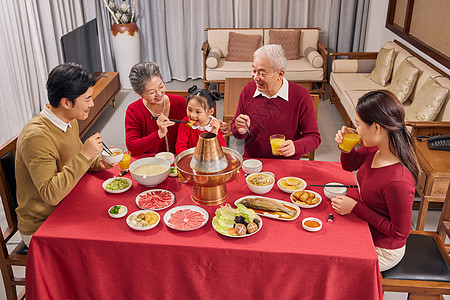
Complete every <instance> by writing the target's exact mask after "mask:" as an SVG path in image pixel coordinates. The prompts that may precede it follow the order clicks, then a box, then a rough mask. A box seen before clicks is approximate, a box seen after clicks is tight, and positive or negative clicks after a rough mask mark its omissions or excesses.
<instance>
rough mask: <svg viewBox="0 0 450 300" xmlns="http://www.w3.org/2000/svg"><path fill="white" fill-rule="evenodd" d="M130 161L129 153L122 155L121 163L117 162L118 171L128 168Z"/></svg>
mask: <svg viewBox="0 0 450 300" xmlns="http://www.w3.org/2000/svg"><path fill="white" fill-rule="evenodd" d="M130 161H131V154H130V153H124V154H123V158H122V160H121V161H119V169H120V170H127V169H128V167H129V166H130Z"/></svg>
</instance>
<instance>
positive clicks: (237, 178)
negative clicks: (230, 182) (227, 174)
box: [236, 169, 241, 182]
mask: <svg viewBox="0 0 450 300" xmlns="http://www.w3.org/2000/svg"><path fill="white" fill-rule="evenodd" d="M240 174H241V169H239V170H237V171H236V182H239V175H240Z"/></svg>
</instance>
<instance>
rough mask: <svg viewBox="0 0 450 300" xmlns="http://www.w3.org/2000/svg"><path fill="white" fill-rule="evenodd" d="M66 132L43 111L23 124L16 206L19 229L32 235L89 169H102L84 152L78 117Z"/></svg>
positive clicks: (19, 140)
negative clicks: (82, 152)
mask: <svg viewBox="0 0 450 300" xmlns="http://www.w3.org/2000/svg"><path fill="white" fill-rule="evenodd" d="M70 124H71V125H72V127H70V126H69V127H68V128H67V131H66V132H64V131H62V130H61V129H59V128H58V127H56V126H55V125H54V124H53V123H52V122H51V121H50V120H48V119H47V118H46V117H44V116H42V115H41V114H38V115H36V116H35V117H34V118H33V119H31V120H30V121H29V122H28V123H27V124H26V125H25V127H24V129H23V130H22V132H21V133H20V135H19V137H18V139H17V150H16V182H17V202H18V208H17V209H16V212H17V218H18V227H19V231H20V232H21V233H22V234H26V235H31V234H33V233H34V232H35V231H36V230H37V229H38V228H39V226H40V225H41V224H42V223H43V222H44V221H45V219H47V217H48V216H49V215H50V214H51V213H52V211H53V210H54V209H55V207H56V205H58V203H59V202H60V201H61V200H63V199H64V197H66V196H67V195H68V194H69V193H70V191H71V190H72V189H73V188H74V186H75V185H76V184H77V182H78V181H79V180H80V178H81V177H82V176H83V175H84V173H86V171H87V170H88V169H90V168H91V169H100V165H99V163H100V159H99V157H97V158H96V159H93V160H92V161H89V160H88V159H86V158H85V157H84V156H83V155H82V154H81V153H80V150H81V147H82V142H81V140H80V138H79V129H78V121H77V120H72V121H71V122H70Z"/></svg>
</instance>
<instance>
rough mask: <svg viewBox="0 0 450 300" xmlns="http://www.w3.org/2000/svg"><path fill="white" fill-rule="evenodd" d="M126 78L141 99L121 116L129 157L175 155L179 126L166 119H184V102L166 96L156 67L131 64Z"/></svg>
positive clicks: (180, 98) (182, 99)
mask: <svg viewBox="0 0 450 300" xmlns="http://www.w3.org/2000/svg"><path fill="white" fill-rule="evenodd" d="M129 78H130V83H131V86H132V87H133V90H134V91H135V92H136V93H137V94H138V95H139V96H141V98H140V99H139V100H137V101H135V102H133V103H131V104H130V105H129V106H128V108H127V112H126V115H125V133H126V145H127V149H128V150H129V151H130V152H131V155H140V154H142V153H158V152H164V151H169V152H172V153H175V143H176V140H177V134H178V127H179V125H180V123H175V122H172V121H170V120H169V119H175V120H182V119H183V118H184V117H186V99H184V98H183V97H181V96H178V95H172V94H166V85H165V84H164V81H163V80H162V77H161V73H160V71H159V67H158V65H156V64H155V63H153V62H141V63H138V64H136V65H134V66H133V68H131V71H130V75H129ZM220 125H221V126H220V130H221V131H222V132H223V133H227V131H228V125H227V123H225V122H221V124H220Z"/></svg>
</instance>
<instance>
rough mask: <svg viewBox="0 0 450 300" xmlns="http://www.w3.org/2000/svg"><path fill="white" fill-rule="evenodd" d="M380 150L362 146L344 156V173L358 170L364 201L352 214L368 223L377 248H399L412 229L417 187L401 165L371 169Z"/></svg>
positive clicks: (342, 161)
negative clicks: (413, 205)
mask: <svg viewBox="0 0 450 300" xmlns="http://www.w3.org/2000/svg"><path fill="white" fill-rule="evenodd" d="M377 150H378V148H377V147H371V148H367V147H361V148H359V149H358V150H352V151H351V152H350V153H348V154H345V153H342V154H341V165H342V168H343V169H344V170H347V171H354V170H358V174H357V178H358V183H359V187H360V197H361V202H358V203H357V204H356V205H355V207H354V208H353V210H352V213H354V214H355V215H357V216H358V217H360V218H361V219H363V220H365V221H366V222H367V223H369V227H370V231H371V233H372V238H373V241H374V244H375V246H377V247H381V248H385V249H398V248H401V247H403V246H404V245H405V244H406V238H407V237H408V235H409V231H410V230H411V219H412V204H413V201H414V191H415V184H414V178H413V176H412V174H411V173H410V172H409V171H408V169H407V168H406V167H405V166H403V165H402V164H401V163H396V164H393V165H390V166H385V167H381V168H372V167H371V165H372V161H373V157H374V155H375V153H376V152H377Z"/></svg>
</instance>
